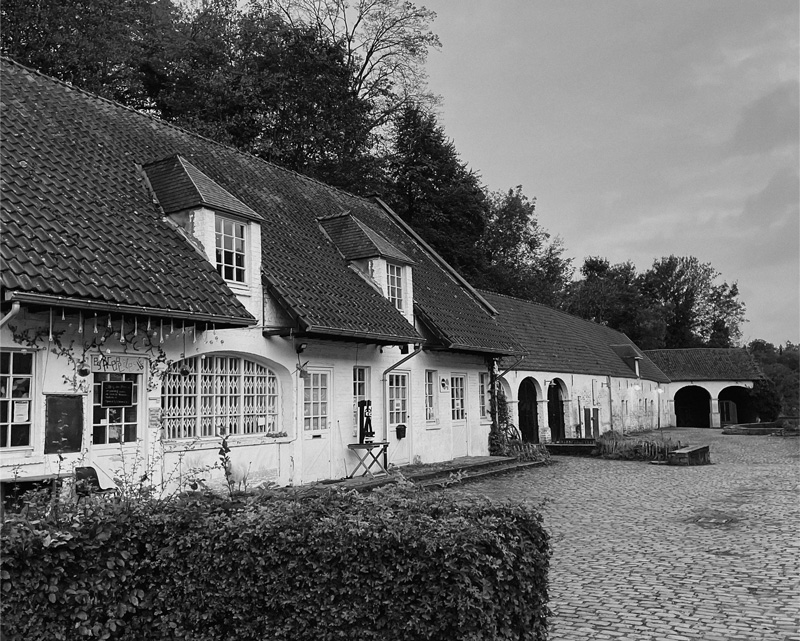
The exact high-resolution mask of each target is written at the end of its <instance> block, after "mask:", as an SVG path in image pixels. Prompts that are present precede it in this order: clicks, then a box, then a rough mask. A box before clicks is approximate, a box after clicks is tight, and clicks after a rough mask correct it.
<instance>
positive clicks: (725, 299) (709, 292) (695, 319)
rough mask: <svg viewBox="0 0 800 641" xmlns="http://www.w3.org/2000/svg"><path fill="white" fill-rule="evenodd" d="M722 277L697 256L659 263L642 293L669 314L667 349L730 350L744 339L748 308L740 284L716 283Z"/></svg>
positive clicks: (645, 280) (647, 276)
mask: <svg viewBox="0 0 800 641" xmlns="http://www.w3.org/2000/svg"><path fill="white" fill-rule="evenodd" d="M719 276H720V273H719V272H717V270H715V269H714V268H713V267H712V266H711V263H701V262H700V261H699V260H698V259H697V258H695V257H694V256H674V255H673V256H668V257H665V258H661V259H658V260H655V261H654V262H653V265H652V267H651V268H650V269H649V270H648V271H646V272H645V273H644V274H643V275H642V279H641V290H642V293H643V294H644V296H645V297H646V298H647V299H648V300H649V301H650V303H651V304H653V305H660V306H662V308H663V310H664V311H665V314H666V317H665V320H666V323H667V329H666V334H665V338H664V340H665V347H667V348H674V347H698V346H704V345H711V346H714V347H729V346H731V345H734V344H735V343H736V341H738V340H739V338H740V337H741V333H742V332H741V326H742V323H744V321H745V318H744V313H745V305H744V303H743V302H741V301H740V300H739V290H738V287H737V284H736V283H733V285H728V283H726V282H722V283H717V282H715V281H716V280H717V279H718V277H719Z"/></svg>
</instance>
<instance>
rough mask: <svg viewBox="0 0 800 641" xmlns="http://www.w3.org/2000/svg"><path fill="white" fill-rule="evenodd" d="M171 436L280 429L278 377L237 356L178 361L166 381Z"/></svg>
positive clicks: (165, 403)
mask: <svg viewBox="0 0 800 641" xmlns="http://www.w3.org/2000/svg"><path fill="white" fill-rule="evenodd" d="M161 396H162V404H161V407H162V409H163V414H164V427H165V430H166V434H167V438H169V439H180V438H202V437H212V436H220V435H229V434H267V435H269V434H280V433H282V432H281V431H279V429H278V411H279V407H278V403H279V400H280V389H279V384H278V377H277V376H276V375H275V373H274V372H273V371H272V370H271V369H269V368H268V367H265V366H264V365H262V364H261V363H257V362H256V361H252V360H250V359H246V358H240V357H238V356H206V357H201V356H196V357H194V358H187V359H184V360H182V361H179V362H177V363H175V364H174V365H173V366H172V367H171V368H170V369H169V370H168V371H167V372H166V374H165V375H164V380H163V383H162V386H161Z"/></svg>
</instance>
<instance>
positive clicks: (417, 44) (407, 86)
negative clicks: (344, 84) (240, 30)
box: [268, 0, 441, 128]
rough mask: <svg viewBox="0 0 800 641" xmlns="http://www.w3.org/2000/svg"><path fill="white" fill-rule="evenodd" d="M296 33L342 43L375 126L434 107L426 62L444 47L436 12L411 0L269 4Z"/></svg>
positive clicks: (290, 0)
mask: <svg viewBox="0 0 800 641" xmlns="http://www.w3.org/2000/svg"><path fill="white" fill-rule="evenodd" d="M268 6H270V7H274V8H276V9H277V10H279V11H280V12H281V13H282V14H283V15H284V16H285V17H286V19H287V20H288V21H289V23H290V24H291V25H293V26H295V27H312V28H314V29H315V30H316V31H317V33H318V34H319V36H320V37H321V38H323V39H326V40H328V41H330V42H334V43H341V44H342V46H343V48H344V51H345V57H346V62H347V64H348V66H350V67H351V68H352V69H353V76H352V86H353V89H354V90H355V92H356V94H357V95H358V96H359V97H360V98H362V99H364V100H366V101H367V102H369V103H371V104H373V105H375V106H376V110H375V111H374V112H373V121H372V126H373V128H375V127H381V126H383V125H385V124H387V123H388V122H389V121H390V120H391V119H392V118H393V117H394V115H395V114H396V113H397V112H398V111H399V110H400V109H401V108H403V107H405V106H406V105H408V104H410V103H414V104H417V105H420V104H429V103H431V102H432V101H433V97H432V95H431V94H430V93H429V92H428V91H427V88H426V74H425V61H426V59H427V56H428V50H429V49H431V48H433V49H436V48H438V47H440V46H441V45H440V42H439V38H438V36H437V35H436V34H434V33H433V32H432V31H431V23H432V22H433V20H434V19H435V18H436V14H435V13H434V12H433V11H430V10H428V9H426V8H425V7H417V6H416V5H414V4H413V3H411V2H409V1H408V0H354V1H353V2H348V1H347V0H268Z"/></svg>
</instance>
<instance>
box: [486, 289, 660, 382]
mask: <svg viewBox="0 0 800 641" xmlns="http://www.w3.org/2000/svg"><path fill="white" fill-rule="evenodd" d="M481 294H482V295H483V297H484V298H486V300H487V301H489V303H490V304H491V305H492V306H493V307H495V308H496V309H497V310H498V312H499V316H498V318H497V319H498V321H499V322H500V324H501V325H503V326H504V327H505V328H506V329H507V330H508V332H509V333H510V334H511V335H513V336H514V337H515V338H516V339H517V340H518V341H519V342H520V343H521V344H522V346H523V347H524V348H525V358H524V359H523V360H522V361H521V362H520V363H519V364H518V365H517V366H515V368H514V369H517V370H529V371H544V372H562V373H575V374H592V375H599V376H618V377H622V378H634V377H635V376H636V374H635V370H634V369H633V368H634V365H633V359H634V358H635V357H636V356H641V355H642V352H640V351H639V349H638V348H637V347H636V346H635V345H634V343H633V342H632V341H631V340H630V339H629V338H628V337H627V336H625V334H623V333H621V332H618V331H616V330H613V329H610V328H608V327H604V326H602V325H598V324H596V323H592V322H591V321H587V320H584V319H582V318H578V317H576V316H571V315H570V314H567V313H565V312H561V311H558V310H556V309H552V308H550V307H546V306H544V305H539V304H537V303H532V302H530V301H526V300H521V299H519V298H512V297H511V296H504V295H501V294H495V293H492V292H485V291H481ZM626 359H627V360H628V361H630V362H629V363H626ZM514 360H515V359H504V362H503V363H502V364H501V366H505V367H510V366H511V365H512V364H513V363H514ZM639 373H640V375H641V377H642V378H643V379H646V380H651V381H657V382H659V383H667V382H669V379H668V378H667V376H666V375H665V374H664V372H662V371H660V370H659V369H658V367H656V366H655V365H654V364H653V363H652V362H651V361H650V359H648V358H647V357H646V356H643V357H642V358H641V360H640V361H639Z"/></svg>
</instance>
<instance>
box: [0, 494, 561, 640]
mask: <svg viewBox="0 0 800 641" xmlns="http://www.w3.org/2000/svg"><path fill="white" fill-rule="evenodd" d="M549 555H550V548H549V542H548V537H547V534H546V532H545V531H544V529H543V527H542V523H541V517H540V516H539V515H538V513H536V512H535V511H534V510H532V509H531V508H529V507H526V506H523V505H515V504H502V505H500V504H492V503H490V502H488V501H476V500H471V501H457V500H454V499H452V498H450V497H449V496H447V495H445V494H424V493H421V492H415V491H412V490H398V489H394V488H393V489H391V490H389V491H385V492H381V491H378V492H374V493H372V494H370V495H361V494H357V493H352V492H347V493H344V492H336V491H334V492H331V493H328V494H324V495H311V496H302V495H299V494H297V493H294V494H292V493H290V492H284V493H278V495H277V496H275V495H273V496H270V497H251V498H247V499H243V500H242V501H240V502H230V501H226V500H223V499H220V498H215V497H209V496H201V495H194V496H189V497H185V498H182V499H180V500H176V501H172V502H170V503H158V502H131V503H127V502H125V503H121V504H118V503H110V504H87V505H84V506H83V507H82V509H80V510H78V511H76V512H75V513H73V514H71V515H69V518H68V519H66V520H65V519H64V517H63V515H62V517H61V519H60V522H59V523H58V524H53V523H50V524H48V523H47V522H45V521H35V520H30V519H28V520H17V521H8V522H6V523H5V524H4V525H3V530H2V559H1V560H0V575H1V576H2V591H3V593H2V606H1V611H2V633H3V638H5V639H7V640H8V641H12V640H15V639H86V638H100V639H126V640H127V639H130V640H133V639H136V640H137V641H142V640H148V639H192V640H193V641H202V640H209V641H211V640H214V641H219V640H222V639H237V640H249V639H253V640H256V639H258V640H259V641H260V640H266V639H269V640H273V639H274V640H287V641H288V640H291V641H303V640H306V639H308V640H312V639H313V640H314V641H320V640H327V639H348V640H350V639H353V638H358V639H365V640H368V639H376V640H377V639H381V640H393V639H397V640H411V639H463V640H476V641H477V640H500V639H531V640H538V639H545V638H546V636H547V618H546V617H547V612H548V610H547V570H548V564H549Z"/></svg>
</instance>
